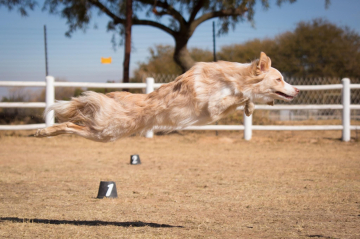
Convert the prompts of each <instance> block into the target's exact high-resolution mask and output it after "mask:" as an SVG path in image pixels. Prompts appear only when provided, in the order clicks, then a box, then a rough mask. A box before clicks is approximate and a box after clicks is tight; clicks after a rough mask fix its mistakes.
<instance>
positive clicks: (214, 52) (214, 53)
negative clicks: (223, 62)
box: [213, 21, 219, 136]
mask: <svg viewBox="0 0 360 239" xmlns="http://www.w3.org/2000/svg"><path fill="white" fill-rule="evenodd" d="M213 55H214V62H216V48H215V21H213ZM215 124H216V125H218V122H217V121H216V122H215ZM215 135H216V136H218V135H219V132H218V131H217V130H216V131H215Z"/></svg>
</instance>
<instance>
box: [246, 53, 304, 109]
mask: <svg viewBox="0 0 360 239" xmlns="http://www.w3.org/2000/svg"><path fill="white" fill-rule="evenodd" d="M254 64H255V65H254ZM252 71H253V72H252V75H254V76H255V78H256V79H257V80H256V91H255V92H254V93H255V94H256V97H255V101H259V102H266V103H268V104H273V100H276V99H277V100H284V101H291V100H293V99H294V97H296V95H297V94H298V93H299V90H298V89H297V88H295V87H293V86H292V85H290V84H288V83H287V82H285V81H284V77H283V76H282V75H281V73H280V72H279V71H278V70H277V69H275V68H273V67H271V60H270V58H269V57H268V56H267V55H266V54H265V53H264V52H261V54H260V59H259V60H258V61H256V62H254V63H253V66H252Z"/></svg>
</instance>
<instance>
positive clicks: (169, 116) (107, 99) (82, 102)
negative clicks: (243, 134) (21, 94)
mask: <svg viewBox="0 0 360 239" xmlns="http://www.w3.org/2000/svg"><path fill="white" fill-rule="evenodd" d="M298 92H299V90H298V89H296V88H294V87H293V86H291V85H289V84H287V83H286V82H284V79H283V77H282V75H281V74H280V72H279V71H278V70H276V69H274V68H272V67H271V60H270V58H269V57H267V56H266V54H265V53H263V52H262V53H261V54H260V59H259V60H256V61H254V62H252V63H249V64H240V63H232V62H225V61H220V62H216V63H197V64H196V65H195V66H194V67H192V68H191V69H190V70H189V71H187V72H185V73H184V74H183V75H181V76H179V77H177V78H176V79H175V81H173V82H171V83H168V84H165V85H163V86H161V87H160V88H159V89H157V90H155V91H154V92H152V93H150V94H131V93H128V92H112V93H108V94H106V95H104V94H100V93H95V92H91V91H87V92H85V93H83V95H82V96H80V97H77V98H73V99H72V100H71V101H58V102H56V103H55V104H54V105H52V106H51V107H49V108H48V109H46V111H45V115H46V114H47V113H48V112H49V111H51V110H54V111H55V116H56V117H57V118H58V119H59V121H60V122H65V123H61V124H57V125H54V126H51V127H47V128H45V129H40V130H38V132H37V133H36V134H35V136H36V137H49V136H55V135H59V134H66V133H73V134H77V135H80V136H82V137H85V138H88V139H91V140H95V141H100V142H108V141H114V140H116V139H118V138H120V137H125V136H129V135H131V134H134V133H137V132H140V133H143V132H146V131H147V130H150V129H157V130H166V131H171V130H174V129H182V128H184V127H187V126H189V125H204V124H209V123H211V122H214V121H217V120H219V119H220V118H222V117H224V116H225V115H227V114H229V113H230V112H232V111H234V110H235V109H236V108H237V107H238V106H240V105H244V110H245V113H246V115H251V114H252V112H253V110H254V102H262V103H268V104H273V100H274V99H280V100H286V101H289V100H292V98H293V97H295V96H296V95H297V94H298Z"/></svg>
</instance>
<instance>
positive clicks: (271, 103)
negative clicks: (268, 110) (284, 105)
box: [266, 101, 274, 106]
mask: <svg viewBox="0 0 360 239" xmlns="http://www.w3.org/2000/svg"><path fill="white" fill-rule="evenodd" d="M266 104H267V105H272V106H273V105H274V101H269V102H267V103H266Z"/></svg>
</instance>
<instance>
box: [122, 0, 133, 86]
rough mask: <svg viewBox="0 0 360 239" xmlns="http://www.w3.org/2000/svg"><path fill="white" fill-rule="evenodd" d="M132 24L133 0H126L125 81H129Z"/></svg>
mask: <svg viewBox="0 0 360 239" xmlns="http://www.w3.org/2000/svg"><path fill="white" fill-rule="evenodd" d="M131 25H132V0H127V1H126V23H125V54H124V72H123V83H128V82H129V74H130V52H131Z"/></svg>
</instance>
